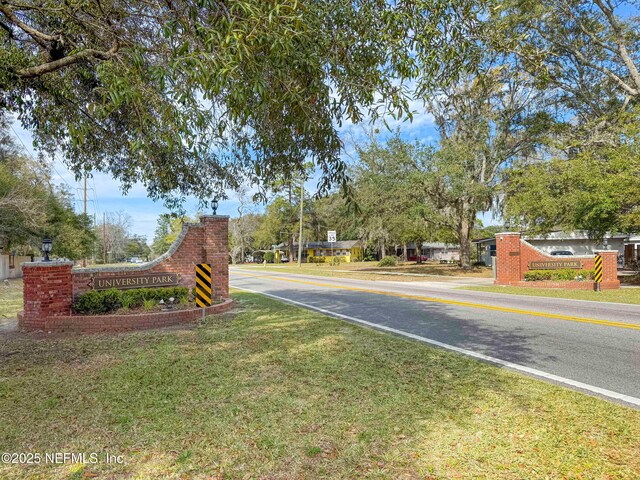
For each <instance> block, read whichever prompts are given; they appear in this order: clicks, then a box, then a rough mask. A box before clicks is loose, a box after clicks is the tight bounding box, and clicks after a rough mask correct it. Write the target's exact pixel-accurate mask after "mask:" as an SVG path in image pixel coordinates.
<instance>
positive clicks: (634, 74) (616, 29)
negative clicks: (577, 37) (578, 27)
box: [595, 0, 640, 95]
mask: <svg viewBox="0 0 640 480" xmlns="http://www.w3.org/2000/svg"><path fill="white" fill-rule="evenodd" d="M595 4H596V5H598V7H600V10H602V13H604V14H605V16H606V17H607V21H608V22H609V25H611V29H612V30H613V33H614V34H615V39H616V44H617V45H618V50H619V52H620V58H622V61H623V62H624V64H625V65H626V66H627V68H628V69H629V74H630V75H631V79H632V80H633V83H635V85H636V95H638V92H640V72H638V69H637V67H636V65H635V64H634V63H633V59H632V58H631V56H630V55H629V52H628V51H627V46H626V45H625V43H624V37H623V35H622V29H621V28H620V24H619V23H618V20H617V19H616V16H615V15H614V13H613V10H612V9H611V8H609V7H606V6H605V5H604V4H603V3H602V0H595Z"/></svg>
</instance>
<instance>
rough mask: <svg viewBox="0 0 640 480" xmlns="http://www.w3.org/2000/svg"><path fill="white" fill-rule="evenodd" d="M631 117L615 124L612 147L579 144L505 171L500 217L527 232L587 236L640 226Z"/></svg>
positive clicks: (639, 173)
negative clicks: (566, 153)
mask: <svg viewBox="0 0 640 480" xmlns="http://www.w3.org/2000/svg"><path fill="white" fill-rule="evenodd" d="M638 118H640V117H637V118H636V119H635V120H634V121H633V122H632V119H629V120H628V121H629V122H632V123H628V124H626V125H623V126H622V127H620V128H619V129H618V130H619V136H620V138H624V139H626V142H625V143H619V144H617V145H611V146H602V145H585V146H583V147H582V148H580V149H579V150H575V152H574V154H573V155H571V156H570V157H569V158H553V159H552V160H550V161H547V162H543V163H535V164H520V165H516V166H514V167H513V168H512V169H510V170H509V172H508V175H507V182H506V184H505V192H506V199H507V200H506V209H505V213H506V216H507V217H508V218H509V219H510V221H511V222H512V223H513V224H516V225H521V226H522V227H523V228H526V229H527V231H529V232H531V233H532V234H540V233H543V234H544V233H547V232H549V231H552V230H554V229H557V228H558V227H562V228H565V229H567V230H573V229H584V230H587V231H588V232H590V234H591V236H592V237H593V238H596V239H597V238H602V237H603V236H604V235H605V234H606V233H607V232H615V231H622V232H633V231H638V230H640V201H639V200H638V199H640V182H638V178H639V177H640V143H639V140H640V130H639V129H638V126H637V125H638V123H637V119H638Z"/></svg>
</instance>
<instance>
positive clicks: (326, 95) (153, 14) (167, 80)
mask: <svg viewBox="0 0 640 480" xmlns="http://www.w3.org/2000/svg"><path fill="white" fill-rule="evenodd" d="M477 3H478V2H474V1H469V2H466V1H465V2H457V3H456V4H455V5H452V4H451V3H450V2H447V1H444V0H413V1H402V2H388V1H386V0H356V1H352V0H316V1H310V0H306V1H305V0H300V1H298V0H273V1H264V0H162V1H160V0H137V1H134V0H86V1H81V2H58V1H54V0H40V1H35V0H1V1H0V47H1V48H0V108H1V109H3V110H10V111H13V112H16V113H17V114H18V115H19V118H20V121H21V122H22V124H23V125H24V126H25V127H26V128H28V129H30V130H31V131H32V132H33V133H34V136H35V139H36V142H37V144H38V146H39V147H41V148H46V149H48V150H50V151H54V150H56V149H57V150H60V151H62V152H63V154H64V157H65V159H66V161H67V163H68V164H69V166H70V167H71V168H72V169H73V170H74V171H75V172H76V173H77V174H81V173H82V172H83V171H87V170H92V171H93V170H100V171H105V172H109V173H110V174H112V175H113V176H114V177H115V178H117V179H119V180H120V181H121V182H122V185H123V187H124V188H125V190H126V189H127V188H128V187H130V186H131V185H132V184H133V183H134V182H136V181H141V182H143V183H144V184H145V185H146V187H147V189H148V191H149V194H150V196H152V197H154V198H163V199H165V200H168V201H169V203H170V204H171V203H173V202H176V201H177V202H179V201H180V199H181V198H183V197H184V196H185V195H189V194H194V195H196V196H198V197H200V198H201V199H206V198H208V197H211V196H214V195H218V194H220V193H221V192H222V190H223V188H226V187H231V188H234V187H237V186H238V185H239V184H240V182H242V181H246V180H249V181H265V180H266V181H267V182H269V181H273V179H274V178H276V177H279V176H280V177H281V176H285V177H287V176H290V175H292V174H295V173H297V172H301V171H302V169H303V164H304V162H305V160H308V159H312V160H313V161H314V162H315V164H316V165H317V166H318V167H319V168H320V169H321V171H322V180H323V181H322V185H324V186H325V187H326V186H328V185H329V184H336V183H337V184H340V183H342V182H345V180H346V177H345V167H344V165H343V163H342V162H341V161H340V158H339V151H340V148H341V141H340V138H339V136H338V130H337V129H338V127H339V125H340V124H341V123H342V122H343V121H347V120H348V121H352V122H359V121H361V120H362V119H363V118H365V116H371V117H374V118H375V117H376V116H377V115H382V114H385V113H387V112H393V114H395V115H407V114H408V112H407V108H406V107H407V102H406V98H407V93H408V91H407V88H406V86H405V83H404V82H406V81H407V80H411V81H413V82H414V84H415V85H417V87H418V88H419V89H420V90H425V89H428V88H431V87H432V86H433V84H435V83H439V82H440V81H445V80H446V81H449V80H450V79H451V78H455V75H456V73H457V71H458V70H459V69H460V67H461V66H462V65H464V60H465V59H466V58H467V57H469V56H472V55H473V54H474V43H473V42H472V41H471V38H472V37H471V36H470V35H469V33H470V32H471V31H473V29H474V28H476V26H477V21H476V19H477V17H478V14H479V12H481V10H482V9H481V7H478V6H476V4H477Z"/></svg>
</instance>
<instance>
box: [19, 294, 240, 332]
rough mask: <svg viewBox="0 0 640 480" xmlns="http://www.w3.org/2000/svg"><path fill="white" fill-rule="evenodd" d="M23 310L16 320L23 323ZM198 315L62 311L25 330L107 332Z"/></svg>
mask: <svg viewBox="0 0 640 480" xmlns="http://www.w3.org/2000/svg"><path fill="white" fill-rule="evenodd" d="M232 305H233V303H232V300H231V299H229V298H228V299H226V300H225V301H223V302H222V303H218V304H216V305H211V306H210V307H207V308H205V315H213V314H216V313H222V312H226V311H228V310H229V309H230V308H231V306H232ZM23 317H24V314H23V312H21V313H19V314H18V321H19V322H20V324H21V325H23V324H24V320H23ZM201 317H202V309H200V308H192V309H189V310H169V311H165V312H153V313H139V314H132V315H117V314H116V315H69V314H68V313H67V314H66V315H61V316H52V317H48V318H45V320H44V321H43V322H41V323H39V324H38V325H37V326H34V327H32V328H25V330H44V331H46V332H51V333H107V332H127V331H133V330H146V329H150V328H161V327H169V326H172V325H180V324H186V323H193V322H195V321H196V320H198V319H199V318H201Z"/></svg>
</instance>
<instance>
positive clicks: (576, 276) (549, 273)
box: [524, 268, 593, 282]
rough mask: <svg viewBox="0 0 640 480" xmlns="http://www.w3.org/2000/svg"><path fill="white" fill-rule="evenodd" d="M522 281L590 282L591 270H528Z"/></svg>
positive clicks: (591, 277)
mask: <svg viewBox="0 0 640 480" xmlns="http://www.w3.org/2000/svg"><path fill="white" fill-rule="evenodd" d="M524 279H525V280H526V281H528V282H536V281H542V280H555V281H570V280H592V279H593V269H591V270H586V269H581V270H574V269H571V268H561V269H558V270H529V271H528V272H525V274H524Z"/></svg>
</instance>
